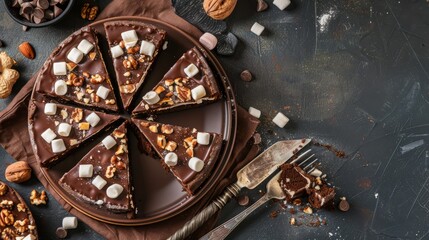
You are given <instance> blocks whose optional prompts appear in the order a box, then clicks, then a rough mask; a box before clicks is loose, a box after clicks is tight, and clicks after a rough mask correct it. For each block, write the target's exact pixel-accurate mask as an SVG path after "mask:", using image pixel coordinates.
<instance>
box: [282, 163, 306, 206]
mask: <svg viewBox="0 0 429 240" xmlns="http://www.w3.org/2000/svg"><path fill="white" fill-rule="evenodd" d="M280 169H281V171H282V172H281V174H280V178H279V180H278V181H279V184H280V187H281V189H282V191H283V193H284V194H285V195H286V200H287V201H289V200H292V199H294V198H296V197H299V196H301V195H302V194H304V193H306V191H307V190H308V189H309V188H310V186H311V183H312V181H313V180H314V179H313V177H312V176H310V175H309V174H307V173H306V172H304V170H302V169H301V168H300V167H299V166H297V165H296V164H289V163H285V164H283V165H282V166H280Z"/></svg>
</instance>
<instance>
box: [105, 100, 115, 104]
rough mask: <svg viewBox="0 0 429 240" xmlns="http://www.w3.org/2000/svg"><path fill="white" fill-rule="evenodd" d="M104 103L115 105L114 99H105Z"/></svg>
mask: <svg viewBox="0 0 429 240" xmlns="http://www.w3.org/2000/svg"><path fill="white" fill-rule="evenodd" d="M104 103H106V104H107V105H113V104H115V103H116V101H115V99H107V100H105V101H104Z"/></svg>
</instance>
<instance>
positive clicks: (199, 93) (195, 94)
mask: <svg viewBox="0 0 429 240" xmlns="http://www.w3.org/2000/svg"><path fill="white" fill-rule="evenodd" d="M191 95H192V98H193V99H194V100H195V101H197V100H199V99H201V98H203V97H205V96H206V89H205V88H204V86H203V85H198V86H196V87H195V88H193V89H192V90H191Z"/></svg>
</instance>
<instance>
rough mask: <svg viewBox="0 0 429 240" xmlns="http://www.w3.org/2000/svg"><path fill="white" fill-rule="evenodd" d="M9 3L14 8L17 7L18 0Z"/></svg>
mask: <svg viewBox="0 0 429 240" xmlns="http://www.w3.org/2000/svg"><path fill="white" fill-rule="evenodd" d="M11 5H12V7H14V8H17V7H19V2H18V0H13V1H12V4H11Z"/></svg>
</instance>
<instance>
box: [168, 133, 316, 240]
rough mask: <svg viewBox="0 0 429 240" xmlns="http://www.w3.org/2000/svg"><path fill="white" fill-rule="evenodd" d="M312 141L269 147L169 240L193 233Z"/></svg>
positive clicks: (291, 142) (277, 144)
mask: <svg viewBox="0 0 429 240" xmlns="http://www.w3.org/2000/svg"><path fill="white" fill-rule="evenodd" d="M310 141H311V139H300V140H284V141H279V142H276V143H275V144H273V145H272V146H271V147H269V148H267V149H266V150H265V151H264V152H262V153H261V154H259V155H258V156H257V157H256V158H255V159H253V160H252V161H251V162H250V163H248V164H247V165H246V166H244V167H243V168H242V169H241V170H240V171H238V173H237V182H235V183H234V184H232V185H230V186H228V187H227V188H226V189H225V191H224V192H223V193H222V194H221V195H220V196H219V197H217V198H216V199H215V200H214V201H213V202H212V203H210V205H208V206H207V207H206V208H204V209H203V210H202V211H201V212H200V213H198V214H197V215H195V216H194V217H193V218H192V219H191V220H189V221H188V222H187V223H186V224H185V225H184V226H183V227H182V228H181V229H179V230H177V231H176V232H175V233H174V234H173V235H171V236H170V237H169V238H168V240H181V239H185V238H186V237H188V236H189V235H191V234H192V233H193V232H195V231H196V230H197V229H198V228H199V227H201V226H202V225H203V224H204V223H205V222H206V221H207V220H208V219H209V218H210V217H212V216H213V215H214V214H215V213H216V212H217V211H219V210H220V209H222V208H223V207H224V206H225V205H226V204H227V203H228V201H229V200H230V199H231V198H233V197H236V196H237V195H238V193H239V192H240V190H241V189H242V188H248V189H254V188H255V187H257V186H258V185H259V184H260V183H262V182H263V181H264V180H265V179H267V177H269V176H270V175H271V174H272V173H273V172H274V171H276V170H277V169H278V167H279V166H280V165H282V164H283V163H285V162H286V161H287V160H289V159H290V158H291V157H292V156H293V155H295V154H296V153H297V152H298V151H299V150H301V149H302V148H303V147H305V146H306V145H307V144H308V143H309V142H310Z"/></svg>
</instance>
